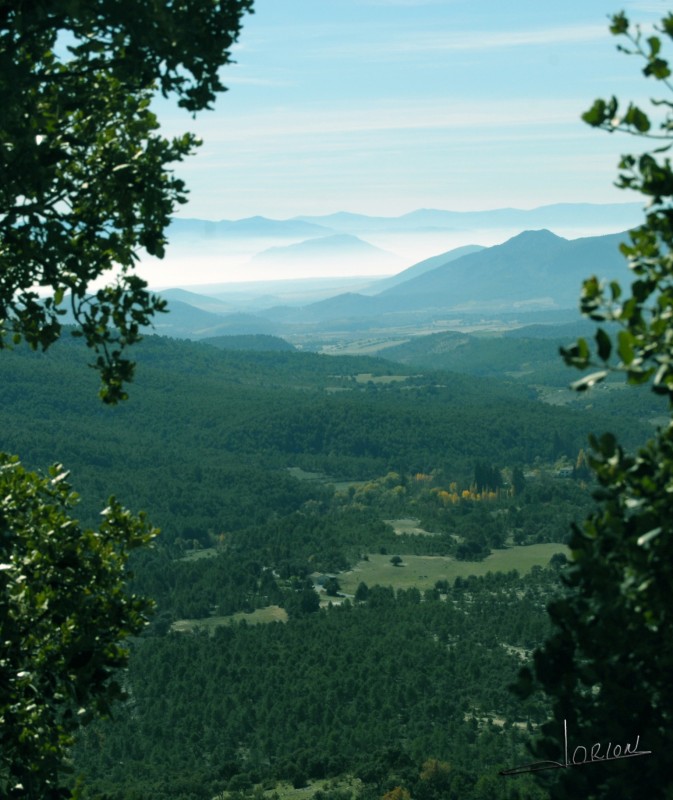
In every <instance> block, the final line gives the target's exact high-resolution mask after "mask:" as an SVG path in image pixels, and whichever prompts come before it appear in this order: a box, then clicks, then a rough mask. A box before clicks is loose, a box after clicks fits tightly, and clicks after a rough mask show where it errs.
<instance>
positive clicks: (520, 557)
mask: <svg viewBox="0 0 673 800" xmlns="http://www.w3.org/2000/svg"><path fill="white" fill-rule="evenodd" d="M565 550H566V547H565V545H563V544H553V543H552V544H532V545H528V546H526V547H510V548H508V549H507V550H494V551H493V553H492V554H491V555H490V556H488V558H485V559H484V560H483V561H476V562H475V561H456V560H455V559H453V558H449V557H448V556H409V555H407V556H403V557H402V564H401V565H400V566H399V567H394V566H393V565H392V564H391V563H390V558H391V557H390V555H385V556H383V555H379V554H378V553H370V554H369V560H368V561H359V562H358V563H357V564H356V565H355V567H354V568H353V569H352V570H350V571H349V572H343V573H341V574H340V575H339V583H340V584H341V590H342V591H343V592H344V593H345V594H355V590H356V589H357V587H358V584H359V583H360V582H361V581H364V583H366V584H367V585H368V586H375V585H376V584H379V585H381V586H393V587H394V588H395V589H408V588H410V587H412V586H416V587H418V588H419V589H421V590H422V591H423V590H425V589H431V588H432V587H433V586H434V585H435V583H436V581H438V580H444V579H446V580H448V581H453V580H455V578H457V577H459V576H460V577H463V578H466V577H467V576H468V575H485V574H486V573H487V572H510V571H511V570H513V569H516V570H518V571H519V572H520V573H521V574H524V573H526V572H529V571H530V569H531V568H532V567H533V566H535V565H536V564H537V565H539V566H541V567H543V566H545V565H546V564H548V563H549V559H550V558H551V557H552V556H553V555H554V553H559V552H564V551H565Z"/></svg>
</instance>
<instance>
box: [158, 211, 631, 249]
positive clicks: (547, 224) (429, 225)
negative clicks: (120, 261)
mask: <svg viewBox="0 0 673 800" xmlns="http://www.w3.org/2000/svg"><path fill="white" fill-rule="evenodd" d="M641 218H642V206H641V204H639V203H606V204H595V203H557V204H554V205H547V206H540V207H539V208H533V209H519V208H499V209H493V210H490V211H443V210H439V209H418V210H416V211H412V212H410V213H408V214H402V215H401V216H398V217H377V216H369V215H366V214H351V213H348V212H338V213H336V214H327V215H324V216H299V217H294V218H292V219H285V220H275V219H269V218H267V217H262V216H256V217H247V218H245V219H239V220H220V221H217V222H215V221H211V220H202V219H189V218H180V217H179V218H176V219H174V220H173V221H172V222H171V225H170V227H169V229H168V238H169V240H170V241H171V243H173V242H184V241H192V242H193V241H196V240H208V239H210V240H222V239H245V238H248V239H286V240H288V239H294V240H295V241H303V240H307V239H314V238H319V237H326V236H330V235H331V234H336V233H346V234H351V235H355V236H359V235H362V234H366V233H375V232H386V233H405V232H407V233H408V232H428V231H470V230H474V231H479V230H488V229H511V230H512V232H515V231H521V230H530V229H535V228H549V229H551V230H554V231H555V232H559V231H561V230H563V229H569V228H573V229H591V228H593V229H602V230H613V231H618V230H626V229H628V228H630V227H633V226H634V225H636V224H637V223H638V222H639V220H640V219H641Z"/></svg>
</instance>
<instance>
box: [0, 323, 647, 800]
mask: <svg viewBox="0 0 673 800" xmlns="http://www.w3.org/2000/svg"><path fill="white" fill-rule="evenodd" d="M257 343H258V342H257V341H256V342H255V344H257ZM217 344H220V343H217ZM237 344H240V343H237ZM274 346H275V343H274ZM86 357H87V353H86V352H85V351H84V348H82V347H81V346H80V345H79V344H78V343H77V342H70V341H68V342H66V341H64V342H63V343H61V344H59V345H58V346H56V347H54V349H53V351H52V352H51V353H50V355H49V357H48V358H46V357H44V356H42V355H40V354H35V353H32V352H30V351H28V350H25V349H23V348H18V349H16V350H15V351H13V352H11V353H7V354H6V355H5V357H4V358H3V359H2V360H0V426H1V428H0V429H1V430H2V449H3V450H6V451H9V452H20V453H21V454H22V457H23V459H24V461H25V462H26V463H27V464H28V465H29V466H31V467H35V468H40V469H45V468H46V467H47V465H48V464H49V463H50V462H51V461H52V460H54V458H55V457H58V458H59V459H60V460H61V461H62V462H63V463H64V465H65V467H66V468H67V469H69V470H71V481H72V482H73V484H74V486H75V488H76V489H77V490H78V491H79V492H80V493H81V495H82V498H83V499H82V502H81V505H80V511H81V516H82V518H83V519H84V521H86V522H89V521H92V520H94V518H95V515H96V513H97V511H99V510H100V508H102V507H103V506H104V505H105V503H106V499H107V496H108V495H109V494H110V493H114V494H116V495H117V496H118V498H119V499H120V500H122V501H123V502H124V503H125V504H126V505H128V506H130V507H132V508H134V509H139V508H143V509H145V510H146V511H147V512H148V514H149V516H150V518H151V520H152V522H154V523H155V524H157V525H159V526H160V527H161V528H162V533H161V535H160V536H159V540H158V544H157V546H156V547H155V548H154V550H152V551H149V552H147V553H143V554H141V555H138V556H136V558H135V559H134V561H133V570H134V576H133V579H132V587H133V588H134V589H135V590H137V591H139V592H142V593H145V594H148V595H150V596H152V597H153V598H154V599H155V600H156V603H157V610H156V614H155V616H154V619H153V621H152V624H151V626H150V628H149V631H148V633H147V635H146V636H143V637H142V638H141V639H140V640H139V641H137V642H136V643H135V645H134V650H133V657H132V660H131V669H130V672H129V675H128V679H127V683H128V686H127V688H128V691H129V694H130V699H129V701H128V702H127V704H126V705H125V706H123V707H122V708H121V709H119V710H118V712H117V713H116V715H115V720H114V721H111V722H103V723H101V724H100V725H96V726H94V727H92V728H90V729H89V730H88V731H87V732H86V734H85V735H84V736H83V737H82V739H81V741H80V742H79V744H78V746H77V748H76V751H75V756H76V764H77V769H78V770H82V771H84V772H85V773H86V776H87V777H86V780H85V785H87V786H90V789H88V790H87V794H85V796H89V797H100V796H102V795H101V794H99V792H105V793H106V794H105V796H110V797H115V798H133V797H137V798H141V797H142V798H157V800H158V799H159V798H164V797H166V798H168V797H171V798H173V797H175V798H211V797H213V796H215V795H216V794H217V793H218V792H222V791H225V790H227V791H229V792H230V793H233V795H232V796H238V795H237V794H236V793H238V792H248V791H252V789H253V787H254V786H256V785H257V787H258V788H257V790H256V791H257V793H258V795H259V792H261V791H262V789H261V788H260V786H261V784H264V786H267V787H268V788H269V791H271V789H272V788H273V787H274V786H276V782H278V781H281V780H289V781H291V782H294V783H295V785H303V784H304V783H305V782H306V781H307V780H310V781H313V782H314V787H313V788H314V789H315V788H316V787H318V786H322V784H320V783H316V782H319V781H322V780H325V779H327V778H330V779H340V780H341V779H344V776H349V778H350V779H352V780H355V779H357V781H356V783H355V784H353V785H352V786H351V788H350V789H349V790H348V792H347V794H350V793H355V794H359V795H361V796H362V797H365V798H369V797H371V798H374V797H378V796H380V795H382V794H383V793H385V792H386V791H388V790H391V789H394V788H395V786H401V787H404V788H405V789H408V790H409V791H410V792H412V793H413V795H414V796H416V795H418V796H423V797H427V798H430V799H431V800H432V798H434V797H440V796H460V797H464V798H468V799H469V798H481V797H483V796H485V793H488V796H489V797H496V798H497V797H502V798H505V797H511V796H513V795H512V794H511V792H512V791H517V792H519V793H520V796H526V797H535V796H536V795H535V794H534V792H535V791H536V790H535V789H533V788H531V787H530V786H529V785H528V782H527V780H525V779H524V778H519V779H516V781H514V782H513V781H512V780H508V781H504V780H503V779H502V778H499V777H498V776H497V771H498V769H504V768H506V767H508V766H512V765H513V763H516V761H517V759H518V760H519V761H521V760H522V759H523V760H525V742H526V741H529V740H530V738H531V736H532V731H533V729H534V725H535V723H537V722H540V721H542V719H543V718H544V715H545V713H546V712H545V709H544V707H541V706H540V705H539V702H538V701H530V703H528V704H527V705H521V704H518V703H517V701H516V700H515V698H514V696H513V695H511V694H510V693H509V692H508V690H507V686H508V684H509V683H511V682H512V681H513V680H514V678H515V675H516V672H517V669H518V667H519V666H520V664H521V663H523V660H525V659H526V658H527V657H528V654H529V653H530V650H531V648H533V647H534V646H535V645H537V644H539V643H540V642H541V641H542V640H543V638H544V635H545V632H546V616H545V613H544V606H545V600H546V598H548V597H549V596H550V595H551V593H552V592H554V591H557V590H558V568H559V566H560V565H561V564H562V561H563V557H562V556H561V555H559V557H558V558H556V559H555V560H554V561H555V564H556V566H550V567H548V568H545V569H540V566H543V567H544V566H545V565H546V564H547V563H548V561H549V554H550V553H553V552H558V553H561V552H562V550H563V542H564V541H565V540H566V538H567V536H568V532H569V528H570V524H571V522H572V521H573V520H575V519H579V518H580V517H581V516H582V515H583V514H584V513H585V510H586V509H587V508H588V507H589V506H590V504H591V487H590V485H589V484H588V483H587V481H588V471H587V469H586V465H585V463H584V460H583V454H582V448H583V447H584V446H585V444H586V434H587V432H588V431H589V430H592V429H593V430H599V431H600V430H602V424H603V422H604V419H603V417H602V415H601V414H594V413H593V412H592V411H591V409H586V408H566V407H563V406H552V405H549V404H546V403H544V402H541V401H540V399H539V398H538V397H537V395H536V392H535V391H533V390H532V389H531V388H530V387H528V386H527V385H525V383H516V382H512V381H511V382H504V381H502V380H500V381H496V380H492V379H485V378H478V377H474V376H467V375H461V374H459V373H458V372H441V371H426V370H422V369H420V368H419V367H418V366H417V365H413V366H406V365H402V364H395V363H393V362H391V361H385V360H382V359H375V358H353V357H347V356H343V357H333V356H324V355H318V354H315V353H305V352H296V351H292V350H287V351H282V350H276V351H274V352H269V351H264V350H261V351H246V350H230V349H226V350H223V349H220V348H219V347H216V346H211V345H208V344H203V343H190V342H185V341H173V340H169V339H163V338H159V337H148V338H147V339H145V340H144V341H143V342H142V344H141V345H140V346H139V347H138V349H137V357H138V372H137V380H136V382H135V383H134V384H132V385H131V387H130V394H131V398H130V400H129V402H127V403H125V404H123V405H121V406H119V407H114V408H108V407H103V406H101V405H100V404H99V403H98V402H97V401H96V399H95V380H94V376H93V375H92V374H91V372H90V371H89V370H88V369H87V368H86V366H85V361H86ZM610 425H611V427H613V428H614V427H617V428H618V429H620V430H622V431H624V432H628V433H629V434H630V435H638V434H639V432H641V433H642V432H643V431H645V430H648V425H649V423H647V421H645V420H643V421H634V419H633V417H632V416H629V415H628V413H627V411H626V410H625V409H622V410H621V411H620V410H619V409H618V410H616V411H615V413H614V414H613V417H612V418H611V420H610ZM541 543H550V544H549V547H550V548H551V549H550V550H548V551H547V555H546V557H545V558H544V559H539V558H538V560H537V561H535V560H532V561H531V560H530V559H529V558H528V557H527V556H526V555H525V552H526V550H527V548H526V546H527V545H531V544H538V545H539V544H541ZM552 543H555V544H552ZM506 552H509V553H510V555H511V560H510V561H509V562H508V563H509V565H510V568H514V567H516V568H517V569H519V572H516V573H511V572H510V574H508V576H507V577H505V576H503V575H501V576H499V577H494V576H491V575H487V576H486V577H483V578H479V579H476V578H471V579H470V580H468V581H465V579H464V577H461V576H468V575H470V573H471V571H472V570H473V568H474V565H479V567H480V568H481V566H482V564H485V565H488V564H489V563H490V562H489V561H488V559H489V558H493V555H492V554H494V553H506ZM493 563H494V564H495V563H496V562H495V561H494V562H493ZM497 563H500V562H497ZM534 563H537V564H538V566H537V567H535V568H534V569H533V570H532V571H530V572H528V571H529V570H530V567H531V566H532V565H533V564H534ZM386 565H387V566H386ZM447 565H458V566H456V567H455V569H457V570H458V571H457V572H456V571H455V569H454V566H452V570H453V571H452V572H451V575H456V574H458V576H459V577H458V579H457V580H455V581H454V579H453V578H451V580H449V579H447V575H448V574H449V571H448V569H445V567H446V566H447ZM365 568H367V569H369V568H371V569H372V571H371V572H368V573H367V574H368V575H372V576H374V579H373V580H370V583H369V585H368V584H367V583H366V582H364V581H360V582H359V584H358V579H357V574H358V570H361V571H363V573H364V570H365ZM487 569H488V567H487V566H486V570H487ZM377 570H378V571H377ZM486 570H482V571H481V574H483V573H484V572H485V571H486ZM524 573H527V574H524ZM377 584H380V586H377ZM342 586H343V587H350V588H348V589H344V588H342ZM386 587H388V588H386ZM240 619H243V620H244V621H243V622H237V620H240ZM271 619H275V620H288V621H287V623H286V624H280V622H276V623H275V624H274V623H270V624H268V625H263V624H262V625H253V624H248V623H247V622H246V620H249V623H252V622H255V621H260V620H271ZM218 626H224V627H218ZM209 632H210V633H213V635H212V636H210V635H209ZM529 726H533V727H529ZM429 759H430V760H432V759H435V760H436V762H437V764H441V765H443V766H441V769H440V768H439V767H438V768H437V770H439V771H438V772H437V770H435V772H436V773H437V774H436V775H435V777H434V778H432V779H429V778H428V777H427V774H428V768H427V763H430V762H428V760H429ZM426 762H427V763H426ZM424 765H426V766H424ZM448 765H450V767H449V766H448ZM433 774H434V773H433ZM424 775H425V777H423V776H424ZM433 781H434V783H433ZM515 787H518V788H515ZM321 791H323V789H321ZM324 791H328V790H327V789H325V790H324ZM344 791H346V790H344ZM447 792H448V795H447V794H446V793H447ZM318 800H320V798H319V799H318ZM342 800H346V799H345V797H344V798H342Z"/></svg>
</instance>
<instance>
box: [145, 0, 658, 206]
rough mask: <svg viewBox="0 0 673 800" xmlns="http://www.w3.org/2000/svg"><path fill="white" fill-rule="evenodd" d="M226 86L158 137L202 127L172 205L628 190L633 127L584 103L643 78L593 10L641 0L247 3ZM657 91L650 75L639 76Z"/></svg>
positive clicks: (583, 196)
mask: <svg viewBox="0 0 673 800" xmlns="http://www.w3.org/2000/svg"><path fill="white" fill-rule="evenodd" d="M255 5H256V13H255V14H254V15H253V16H250V17H248V18H246V21H245V24H244V28H243V32H242V35H241V38H240V44H239V45H238V46H237V47H236V50H235V58H236V60H237V62H238V63H237V64H236V65H235V66H231V67H229V68H228V69H227V70H225V72H224V81H225V83H226V84H227V85H228V86H229V88H230V91H229V92H227V93H226V94H224V95H223V96H221V97H220V98H219V99H218V102H217V107H216V109H215V111H212V112H208V113H205V114H201V115H200V116H199V117H198V118H197V119H196V120H192V119H191V118H190V117H189V116H188V115H186V114H179V113H177V112H175V111H174V110H172V108H171V109H168V108H167V107H163V106H162V111H161V116H162V119H163V120H164V124H165V129H166V132H168V133H174V132H178V131H182V130H193V131H195V132H196V133H198V134H199V135H200V136H202V137H203V139H204V145H203V147H202V148H201V149H200V151H199V153H198V155H196V156H194V157H192V158H191V159H190V160H189V161H188V163H186V164H185V165H184V166H183V167H181V168H180V170H179V174H180V175H181V176H183V177H184V178H185V179H186V181H187V183H188V185H189V187H190V189H191V199H190V202H189V204H188V205H187V206H185V207H184V208H182V209H181V211H180V215H181V216H189V217H201V218H206V219H239V218H242V217H247V216H252V215H255V214H261V215H264V216H269V217H274V218H277V219H285V218H289V217H292V216H295V215H299V214H323V213H331V212H335V211H340V210H348V211H353V212H360V213H366V214H378V215H385V216H393V215H398V214H403V213H405V212H408V211H411V210H413V209H416V208H421V207H425V208H442V209H450V210H463V209H465V210H467V209H490V208H498V207H504V206H514V207H520V208H532V207H535V206H539V205H544V204H548V203H556V202H587V201H588V202H615V201H616V202H626V201H630V200H634V199H637V198H636V197H634V196H629V195H627V194H625V193H624V192H620V191H618V190H616V189H615V188H614V187H613V181H614V178H615V176H616V162H617V158H618V155H619V153H620V152H631V151H632V150H633V148H634V146H635V144H636V143H635V142H634V141H633V140H627V139H624V138H619V137H615V136H609V135H608V134H605V133H601V132H599V131H594V130H592V129H590V128H589V127H588V126H586V125H585V124H584V123H582V122H581V121H580V119H579V117H580V114H581V113H582V112H583V111H584V110H586V109H587V108H588V107H589V106H590V105H591V103H592V102H593V100H594V98H596V97H598V96H603V97H605V96H609V95H610V94H612V93H616V94H618V95H619V96H620V97H623V98H629V97H633V96H637V95H639V94H642V92H643V91H644V90H647V89H648V86H647V83H646V82H645V81H644V80H643V79H642V78H640V77H639V73H640V65H639V64H638V63H637V61H636V60H635V59H634V58H629V57H627V56H624V55H620V54H619V53H617V52H616V43H617V40H616V39H615V38H614V37H612V36H611V35H610V34H609V32H608V30H607V28H608V16H609V15H610V14H612V13H614V12H616V11H619V10H620V9H622V8H623V9H624V10H626V11H627V13H629V14H630V16H631V17H632V18H633V19H634V20H639V21H641V22H643V23H649V22H652V21H653V20H655V19H658V18H659V17H660V16H661V15H662V14H664V13H665V11H666V10H667V4H666V3H665V2H658V0H649V2H646V1H645V0H641V1H636V0H633V1H632V2H626V3H624V2H622V3H621V4H619V0H616V2H613V0H555V1H554V2H551V1H550V0H534V1H533V0H507V1H506V2H505V0H256V3H255ZM652 89H654V87H652Z"/></svg>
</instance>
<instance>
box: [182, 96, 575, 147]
mask: <svg viewBox="0 0 673 800" xmlns="http://www.w3.org/2000/svg"><path fill="white" fill-rule="evenodd" d="M199 123H200V124H198V126H197V127H198V131H197V132H198V134H199V135H200V136H201V137H203V139H204V140H205V141H206V142H211V143H216V142H221V141H236V142H239V143H240V142H246V141H247V142H250V141H251V140H263V139H271V140H274V141H275V142H278V140H279V139H285V138H288V137H300V138H308V137H318V136H343V135H346V136H348V135H350V134H367V133H372V134H378V133H381V132H385V131H387V132H391V131H421V130H446V129H454V130H457V129H466V130H471V131H475V130H478V129H492V130H498V129H501V128H511V127H514V126H525V127H530V126H536V127H540V126H545V125H565V124H578V125H579V111H578V104H577V101H576V100H575V99H567V100H557V99H549V100H535V101H531V100H529V99H520V100H518V101H517V100H507V101H505V100H503V101H493V100H484V101H482V102H476V101H475V102H469V101H452V102H441V101H437V100H433V101H427V102H423V101H415V102H414V101H409V100H403V99H400V100H399V101H398V102H396V103H380V104H379V105H377V106H373V107H372V106H369V107H367V108H344V109H338V108H332V107H330V108H325V107H321V108H319V107H315V108H301V109H296V108H284V107H279V108H265V109H263V110H261V111H259V112H251V113H247V114H243V115H237V116H236V117H234V118H232V119H230V120H228V122H227V125H226V126H223V125H222V124H221V123H220V122H218V120H217V119H212V122H211V121H210V120H209V119H208V118H203V120H202V121H201V120H199Z"/></svg>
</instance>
